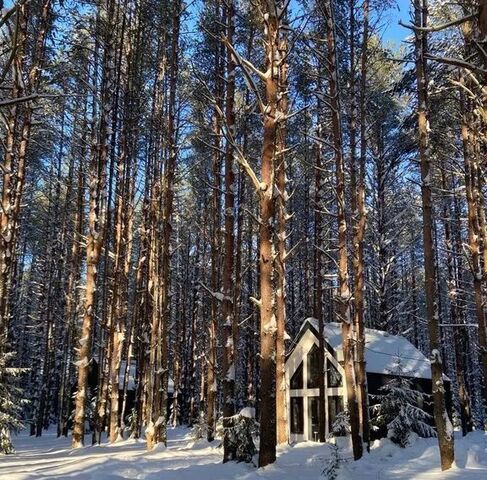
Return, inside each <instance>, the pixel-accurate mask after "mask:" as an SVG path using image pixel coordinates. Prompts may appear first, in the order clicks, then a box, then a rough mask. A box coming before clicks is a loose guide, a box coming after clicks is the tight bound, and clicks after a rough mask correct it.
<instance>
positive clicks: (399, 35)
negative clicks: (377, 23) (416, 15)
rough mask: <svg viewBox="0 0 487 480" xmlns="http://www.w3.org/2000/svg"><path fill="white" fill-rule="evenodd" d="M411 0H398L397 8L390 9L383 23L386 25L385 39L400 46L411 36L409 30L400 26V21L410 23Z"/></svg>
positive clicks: (382, 20)
mask: <svg viewBox="0 0 487 480" xmlns="http://www.w3.org/2000/svg"><path fill="white" fill-rule="evenodd" d="M409 5H410V1H409V0H396V6H395V7H392V8H390V9H389V10H388V11H387V12H386V14H385V15H384V18H383V19H382V18H381V23H383V24H384V39H385V40H389V41H391V42H394V43H396V44H397V45H398V46H399V44H400V43H401V41H402V40H403V39H404V38H405V37H406V36H408V35H409V34H410V32H409V30H407V29H406V28H404V27H401V25H399V23H398V22H399V20H402V21H403V23H409V21H410V18H409Z"/></svg>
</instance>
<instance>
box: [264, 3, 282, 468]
mask: <svg viewBox="0 0 487 480" xmlns="http://www.w3.org/2000/svg"><path fill="white" fill-rule="evenodd" d="M261 8H262V12H263V16H264V18H263V20H264V35H265V41H264V42H265V66H266V76H265V94H266V106H265V109H264V111H263V117H264V118H263V122H264V139H263V145H262V160H261V184H260V191H259V194H260V228H259V239H260V246H259V272H260V303H259V306H260V446H259V467H265V466H266V465H269V464H270V463H273V462H274V461H275V460H276V378H275V374H276V330H277V321H276V312H275V289H274V251H273V250H274V249H273V242H274V238H273V237H274V234H275V232H274V229H275V227H274V215H275V213H276V209H275V198H274V193H275V174H276V144H277V131H278V120H277V109H278V93H279V65H280V63H279V62H280V60H281V57H280V51H279V46H280V42H279V22H280V20H279V18H278V12H277V5H276V3H275V2H274V1H270V2H267V1H262V2H261Z"/></svg>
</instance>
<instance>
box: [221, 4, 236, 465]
mask: <svg viewBox="0 0 487 480" xmlns="http://www.w3.org/2000/svg"><path fill="white" fill-rule="evenodd" d="M225 14H226V22H227V25H226V30H227V33H226V35H227V41H228V42H229V43H230V44H232V42H233V36H234V32H235V5H234V2H233V0H229V1H228V2H227V6H226V12H225ZM226 64H227V72H226V73H227V76H226V78H227V81H226V86H227V90H226V101H225V126H226V128H227V129H228V130H229V131H230V132H232V134H233V132H234V131H235V111H234V103H235V98H234V97H235V61H234V59H233V54H232V52H231V50H230V49H227V63H226ZM235 190H236V189H235V174H234V148H233V144H232V142H231V141H227V144H226V151H225V207H224V208H225V226H224V228H225V245H224V248H225V251H224V258H223V292H222V293H223V300H222V303H223V305H222V307H223V308H222V316H223V341H224V353H223V372H222V374H223V375H222V376H223V427H224V428H225V436H224V441H223V463H225V462H228V461H229V460H235V459H236V455H237V448H236V447H237V446H236V445H235V444H234V443H232V442H231V441H230V436H229V433H230V431H229V430H228V428H229V427H230V426H231V422H230V421H229V419H230V417H231V416H232V415H234V414H235V341H236V329H237V319H236V318H235V310H234V305H233V301H234V292H233V286H234V281H235V278H234V255H235V238H234V224H235V220H234V208H235V194H234V191H235Z"/></svg>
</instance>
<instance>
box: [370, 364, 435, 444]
mask: <svg viewBox="0 0 487 480" xmlns="http://www.w3.org/2000/svg"><path fill="white" fill-rule="evenodd" d="M391 374H393V375H394V377H393V378H392V379H391V380H390V381H389V382H388V383H387V384H386V385H384V386H382V387H381V388H380V391H381V392H382V393H381V394H379V395H374V396H373V397H375V399H377V400H379V403H377V404H376V405H373V406H372V407H371V410H372V424H373V426H374V428H375V429H382V428H386V429H387V437H388V438H390V439H391V440H392V441H393V442H394V443H397V444H398V445H400V446H401V447H407V446H408V444H409V439H410V435H411V433H413V432H414V433H417V434H418V435H419V436H420V437H436V431H435V430H434V428H433V427H432V426H431V425H430V424H429V423H428V422H429V421H431V420H432V419H433V417H432V416H431V415H430V414H429V413H427V412H425V411H424V410H423V409H422V408H421V406H420V405H422V404H423V403H424V402H427V401H428V399H429V397H430V395H428V394H426V393H423V392H420V391H419V390H416V389H415V388H414V386H413V379H412V378H410V377H405V376H404V374H405V371H404V367H403V365H402V363H401V359H400V358H398V359H397V361H396V363H395V366H394V369H393V371H391Z"/></svg>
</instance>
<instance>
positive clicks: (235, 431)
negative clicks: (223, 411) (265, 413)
mask: <svg viewBox="0 0 487 480" xmlns="http://www.w3.org/2000/svg"><path fill="white" fill-rule="evenodd" d="M225 423H226V424H227V425H226V427H225V430H224V435H225V441H227V442H228V445H229V447H230V449H234V450H235V459H234V460H236V461H237V462H246V463H250V462H251V461H252V457H253V456H254V455H255V454H256V452H257V450H256V448H255V445H254V437H255V436H256V435H257V431H258V424H257V422H256V420H255V411H254V409H253V408H250V407H246V408H244V409H242V410H241V411H240V412H239V413H237V414H236V415H233V416H231V417H228V418H226V419H225Z"/></svg>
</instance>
